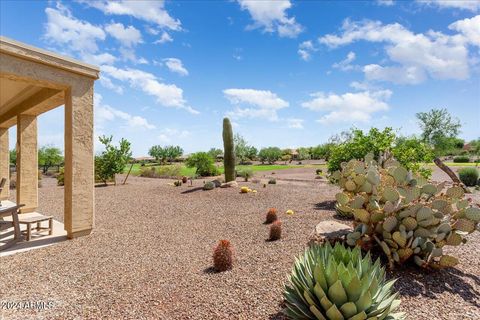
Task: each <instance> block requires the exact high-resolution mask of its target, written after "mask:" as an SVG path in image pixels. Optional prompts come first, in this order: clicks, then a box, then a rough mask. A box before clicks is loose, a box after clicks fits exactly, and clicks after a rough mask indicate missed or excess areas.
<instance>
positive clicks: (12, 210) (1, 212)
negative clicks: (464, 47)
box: [0, 204, 24, 250]
mask: <svg viewBox="0 0 480 320" xmlns="http://www.w3.org/2000/svg"><path fill="white" fill-rule="evenodd" d="M23 206H24V205H23V204H20V205H16V206H13V207H8V208H0V225H1V226H2V229H3V227H6V228H11V227H13V234H14V237H13V240H10V241H8V242H7V243H5V244H4V245H3V246H0V250H1V249H5V248H8V247H10V246H11V245H12V244H14V243H15V242H17V241H18V240H20V239H21V238H22V234H21V232H20V224H19V223H18V211H19V209H20V208H21V207H23ZM7 216H12V221H4V220H3V217H7Z"/></svg>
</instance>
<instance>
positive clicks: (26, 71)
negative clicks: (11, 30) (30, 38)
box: [0, 37, 99, 243]
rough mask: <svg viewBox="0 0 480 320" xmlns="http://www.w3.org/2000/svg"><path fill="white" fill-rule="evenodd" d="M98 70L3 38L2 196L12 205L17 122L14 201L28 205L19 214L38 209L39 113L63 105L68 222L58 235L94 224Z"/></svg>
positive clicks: (0, 107)
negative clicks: (12, 148) (11, 153)
mask: <svg viewBox="0 0 480 320" xmlns="http://www.w3.org/2000/svg"><path fill="white" fill-rule="evenodd" d="M98 75H99V69H98V68H97V67H95V66H92V65H88V64H85V63H83V62H79V61H76V60H73V59H70V58H67V57H64V56H60V55H57V54H55V53H52V52H49V51H45V50H42V49H38V48H35V47H32V46H29V45H26V44H24V43H20V42H17V41H14V40H11V39H8V38H5V37H0V179H1V178H5V179H7V182H6V187H4V188H3V189H2V191H1V193H0V200H2V205H4V203H5V205H12V203H10V202H7V201H5V200H7V199H9V196H10V192H11V191H10V189H9V187H8V186H9V178H10V159H9V144H10V141H9V129H10V128H11V127H13V126H16V132H17V141H16V151H17V160H16V168H17V177H16V179H17V180H16V190H15V192H16V202H17V203H18V204H23V205H24V206H23V207H22V208H21V210H20V216H22V217H27V216H26V215H27V214H29V215H35V214H39V213H38V212H37V208H38V203H39V199H38V157H37V153H38V137H37V135H38V132H37V117H38V116H39V115H41V114H43V113H45V112H48V111H50V110H52V109H55V108H57V107H59V106H62V105H64V106H65V108H64V109H65V112H64V123H65V132H64V142H65V146H64V153H65V187H64V188H65V192H64V222H65V224H64V225H62V226H60V225H59V224H58V223H57V224H55V225H56V227H55V228H56V230H57V231H58V229H59V228H62V229H64V231H63V233H62V232H56V234H57V235H61V236H65V235H66V236H67V237H68V238H75V237H78V236H83V235H87V234H89V233H90V232H91V230H92V228H93V227H94V165H93V157H94V150H93V146H94V143H93V92H94V81H95V80H96V79H98ZM59 121H60V119H59ZM44 214H48V213H44ZM54 235H55V234H54ZM54 235H52V236H54ZM45 240H47V238H45ZM33 242H34V241H32V243H33Z"/></svg>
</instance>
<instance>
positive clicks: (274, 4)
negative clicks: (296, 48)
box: [238, 0, 303, 38]
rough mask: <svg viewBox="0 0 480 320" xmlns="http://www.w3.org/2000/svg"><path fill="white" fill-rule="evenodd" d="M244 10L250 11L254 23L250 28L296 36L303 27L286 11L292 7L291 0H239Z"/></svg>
mask: <svg viewBox="0 0 480 320" xmlns="http://www.w3.org/2000/svg"><path fill="white" fill-rule="evenodd" d="M238 3H239V4H240V7H241V8H242V10H247V11H248V12H249V13H250V16H251V17H252V19H253V21H254V23H253V24H252V25H249V26H248V27H247V28H248V29H256V28H263V31H264V32H269V33H273V32H277V33H278V35H279V36H281V37H288V38H295V37H296V36H297V35H298V34H299V33H300V32H302V31H303V27H302V26H301V25H300V24H299V23H297V22H296V21H295V17H289V16H288V15H287V13H286V11H287V10H288V9H289V8H291V7H292V3H291V2H290V0H277V1H255V0H238Z"/></svg>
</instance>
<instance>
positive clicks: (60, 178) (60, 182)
mask: <svg viewBox="0 0 480 320" xmlns="http://www.w3.org/2000/svg"><path fill="white" fill-rule="evenodd" d="M57 185H58V186H63V185H65V168H64V167H61V168H60V171H59V172H58V174H57Z"/></svg>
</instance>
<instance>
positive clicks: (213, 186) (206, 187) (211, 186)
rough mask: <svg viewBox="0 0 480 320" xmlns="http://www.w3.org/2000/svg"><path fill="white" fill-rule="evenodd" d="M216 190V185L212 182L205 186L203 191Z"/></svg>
mask: <svg viewBox="0 0 480 320" xmlns="http://www.w3.org/2000/svg"><path fill="white" fill-rule="evenodd" d="M213 189H215V184H214V183H213V182H212V181H209V182H207V183H205V184H204V185H203V190H213Z"/></svg>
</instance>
